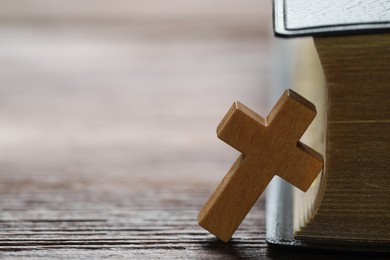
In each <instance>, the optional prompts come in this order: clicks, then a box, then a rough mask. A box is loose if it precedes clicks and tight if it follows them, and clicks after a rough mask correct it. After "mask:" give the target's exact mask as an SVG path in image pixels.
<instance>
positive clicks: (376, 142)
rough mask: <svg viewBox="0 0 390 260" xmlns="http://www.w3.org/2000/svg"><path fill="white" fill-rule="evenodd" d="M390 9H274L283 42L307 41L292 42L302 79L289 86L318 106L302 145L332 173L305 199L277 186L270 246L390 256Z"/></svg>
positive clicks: (325, 4) (315, 3) (309, 5)
mask: <svg viewBox="0 0 390 260" xmlns="http://www.w3.org/2000/svg"><path fill="white" fill-rule="evenodd" d="M385 2H386V1H367V2H365V1H351V0H350V1H347V0H340V1H330V0H322V1H319V0H311V1H308V0H294V1H293V0H275V1H274V29H275V35H276V36H279V37H287V38H292V37H303V36H305V37H304V38H302V40H300V41H299V40H298V41H296V40H294V42H293V43H292V44H293V45H294V50H293V52H294V53H293V57H294V60H295V63H294V64H292V65H291V66H290V67H291V69H290V71H291V72H292V75H293V76H291V77H290V79H287V80H285V83H283V84H285V85H287V86H290V85H292V86H293V87H292V89H294V90H295V91H297V92H298V93H299V94H301V95H302V96H304V97H305V98H307V99H308V100H310V101H311V102H313V103H314V104H315V105H316V108H317V118H316V119H315V120H314V122H313V124H312V126H310V128H309V129H308V131H307V132H306V134H305V135H304V136H303V138H302V141H303V142H304V143H306V144H308V145H309V146H311V147H313V148H314V149H316V150H317V151H319V152H320V153H322V154H323V156H324V163H325V164H324V165H325V166H324V170H323V172H322V173H321V174H320V176H319V177H318V178H317V180H316V181H315V182H314V183H313V185H312V186H311V188H310V189H309V191H308V192H306V193H303V192H301V191H299V190H298V189H295V188H293V187H291V186H290V185H289V184H287V183H286V182H284V181H282V180H280V179H278V180H275V181H274V182H272V183H271V185H270V187H269V189H268V192H267V198H266V199H267V202H266V212H267V216H266V225H267V242H268V243H270V244H274V245H286V246H299V247H311V248H331V249H340V250H351V251H377V252H388V251H390V11H389V8H390V7H389V6H387V7H386V4H387V5H388V3H385ZM283 44H284V45H289V40H284V42H283ZM283 59H284V61H283V63H286V62H285V59H286V57H285V56H283ZM283 84H280V83H279V85H283ZM285 87H286V86H281V88H285Z"/></svg>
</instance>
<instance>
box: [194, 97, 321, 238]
mask: <svg viewBox="0 0 390 260" xmlns="http://www.w3.org/2000/svg"><path fill="white" fill-rule="evenodd" d="M315 116H316V109H315V107H314V105H313V104H312V103H310V102H309V101H307V100H306V99H304V98H303V97H301V96H300V95H298V94H297V93H295V92H294V91H292V90H286V91H285V92H284V94H283V96H282V97H281V98H280V99H279V101H278V102H277V103H276V105H275V106H274V108H273V109H272V111H271V113H270V114H269V115H268V117H267V118H266V119H264V118H262V117H261V116H259V115H258V114H256V113H255V112H253V111H252V110H250V109H249V108H247V107H245V106H244V105H243V104H241V103H239V102H235V103H234V104H233V106H232V107H231V108H230V110H229V111H228V113H227V114H226V116H225V117H224V118H223V120H222V121H221V123H220V124H219V125H218V128H217V135H218V137H219V138H220V139H221V140H223V141H224V142H226V143H227V144H229V145H231V146H233V147H234V148H236V149H237V150H238V151H240V152H241V153H242V155H240V156H239V157H238V159H237V160H236V162H235V163H234V164H233V166H232V167H231V169H230V170H229V172H228V173H227V175H226V176H225V178H224V179H223V180H222V182H221V183H220V184H219V186H218V187H217V189H216V190H215V192H214V193H213V194H212V195H211V197H210V198H209V200H208V201H207V203H206V204H205V205H204V206H203V208H202V209H201V210H200V212H199V215H198V222H199V225H200V226H202V227H203V228H205V229H207V230H208V231H210V233H212V234H214V235H215V236H217V237H218V238H219V239H221V240H223V241H225V242H227V241H229V240H230V238H231V237H232V235H233V234H234V232H235V231H236V229H237V228H238V226H239V225H240V224H241V222H242V221H243V219H244V218H245V216H246V215H247V214H248V212H249V210H250V209H251V208H252V206H253V204H254V203H255V202H256V201H257V199H258V198H259V197H260V195H261V194H262V193H263V191H264V190H265V188H266V187H267V185H268V183H269V182H270V181H271V180H272V178H273V177H274V176H275V175H278V176H280V177H282V178H283V179H285V180H286V181H288V182H290V183H291V184H293V185H294V186H296V187H298V188H299V189H301V190H302V191H307V189H308V188H309V187H310V186H311V184H312V182H313V181H314V180H315V179H316V177H317V175H318V174H319V172H320V171H321V169H322V167H323V160H322V156H321V155H320V154H319V153H317V152H316V151H314V150H313V149H311V148H309V147H308V146H306V145H304V144H303V143H301V142H299V139H300V138H301V137H302V135H303V133H304V132H305V131H306V129H307V127H308V126H309V125H310V123H311V122H312V121H313V119H314V117H315Z"/></svg>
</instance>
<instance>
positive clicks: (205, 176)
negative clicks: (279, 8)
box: [0, 0, 356, 259]
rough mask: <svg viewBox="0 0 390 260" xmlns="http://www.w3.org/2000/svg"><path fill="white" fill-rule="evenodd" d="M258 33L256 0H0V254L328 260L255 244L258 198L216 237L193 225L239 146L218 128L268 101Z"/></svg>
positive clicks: (261, 6) (259, 224) (264, 23)
mask: <svg viewBox="0 0 390 260" xmlns="http://www.w3.org/2000/svg"><path fill="white" fill-rule="evenodd" d="M271 27H272V26H271V3H270V1H255V0H243V1H239V2H237V1H233V0H215V1H206V0H201V1H200V0H197V1H179V0H169V1H168V0H165V1H149V0H147V1H146V0H142V1H135V0H132V1H122V0H115V1H103V0H99V1H96V0H94V1H76V0H71V1H52V0H34V1H33V0H13V1H1V2H0V39H1V41H0V170H1V173H0V256H1V257H14V258H22V257H25V258H37V257H46V258H72V259H80V258H88V259H90V258H97V257H110V258H112V257H115V258H148V259H149V258H167V259H173V258H204V259H209V258H226V257H228V258H234V257H249V258H261V257H264V258H265V257H270V258H278V257H283V256H284V257H286V256H288V257H290V258H302V257H303V256H307V257H315V258H316V259H318V257H319V256H332V257H335V256H337V255H338V253H332V252H331V253H329V252H318V251H302V252H301V251H298V252H297V251H286V250H285V249H278V248H276V249H272V248H269V246H268V245H267V244H266V242H265V239H264V234H265V228H264V202H263V200H260V201H259V202H258V204H257V205H256V206H255V208H254V209H253V210H252V211H251V212H250V214H249V215H248V217H247V218H246V219H245V220H244V222H243V224H242V225H241V227H240V228H239V230H238V231H237V232H236V234H235V236H234V238H233V240H232V241H231V242H230V243H227V244H225V243H223V242H221V241H218V240H217V239H216V238H215V237H214V236H212V235H210V234H209V233H208V232H206V231H205V230H203V229H202V228H200V227H199V226H198V224H197V222H196V216H197V213H198V210H199V209H200V207H201V206H202V204H203V203H204V202H205V201H206V199H207V197H208V196H209V195H210V194H211V192H212V191H213V189H214V188H215V187H216V186H217V184H218V183H219V181H220V180H221V178H222V177H223V176H224V175H225V173H226V172H227V170H228V169H229V167H230V165H231V163H232V162H233V161H234V159H235V158H236V157H237V155H238V152H236V151H234V150H233V149H232V148H230V147H228V146H227V145H225V144H224V143H222V142H221V141H219V140H218V139H217V138H216V134H215V128H216V126H217V124H218V123H219V121H220V120H221V118H222V117H223V115H224V114H225V112H226V111H227V110H228V108H229V107H230V105H231V104H232V102H233V101H235V100H240V101H242V102H243V103H245V104H247V105H248V106H249V107H251V108H252V109H254V110H256V111H257V112H259V113H262V114H266V113H267V112H268V111H269V108H270V107H271V105H272V104H268V103H267V100H268V95H269V88H268V87H269V82H270V63H271V61H270V57H271V55H270V50H271V38H272V33H271V30H272V28H271ZM344 257H345V256H344ZM354 257H356V256H354Z"/></svg>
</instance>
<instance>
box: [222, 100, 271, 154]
mask: <svg viewBox="0 0 390 260" xmlns="http://www.w3.org/2000/svg"><path fill="white" fill-rule="evenodd" d="M265 126H266V123H265V119H264V118H263V117H261V116H259V115H258V114H256V113H255V112H253V111H252V110H251V109H249V108H248V107H246V106H244V105H243V104H241V103H240V102H238V101H236V102H234V103H233V105H232V106H231V107H230V109H229V111H228V113H227V114H226V116H225V117H224V118H223V119H222V121H221V123H220V124H219V125H218V127H217V136H218V137H219V138H220V139H221V140H222V141H224V142H226V143H227V144H229V145H230V146H232V147H234V148H235V149H237V150H238V151H240V152H242V153H245V151H246V150H249V149H250V147H251V145H252V143H253V139H254V138H255V137H256V136H258V135H261V134H262V132H263V131H264V130H265Z"/></svg>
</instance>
